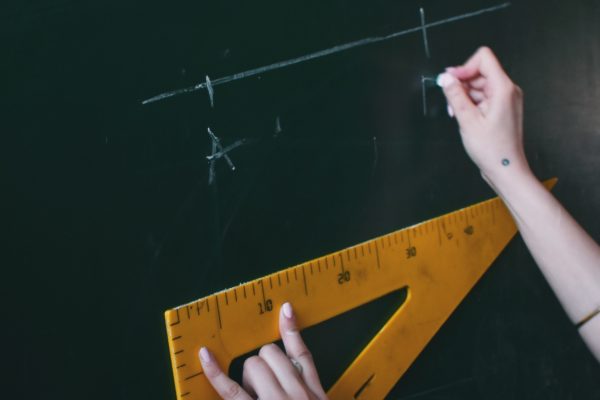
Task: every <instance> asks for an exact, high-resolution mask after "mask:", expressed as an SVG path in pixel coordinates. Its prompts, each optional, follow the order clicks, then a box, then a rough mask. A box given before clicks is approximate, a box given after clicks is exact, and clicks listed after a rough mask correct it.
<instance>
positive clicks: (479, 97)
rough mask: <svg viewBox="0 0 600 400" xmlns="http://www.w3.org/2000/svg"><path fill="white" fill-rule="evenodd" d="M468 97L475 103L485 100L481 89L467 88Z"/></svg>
mask: <svg viewBox="0 0 600 400" xmlns="http://www.w3.org/2000/svg"><path fill="white" fill-rule="evenodd" d="M469 97H470V98H471V100H473V102H474V103H475V104H478V103H481V102H482V101H484V100H485V94H484V93H483V91H481V90H476V89H471V90H469Z"/></svg>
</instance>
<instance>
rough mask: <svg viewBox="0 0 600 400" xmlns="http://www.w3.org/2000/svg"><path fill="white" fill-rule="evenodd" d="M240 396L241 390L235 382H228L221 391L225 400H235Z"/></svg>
mask: <svg viewBox="0 0 600 400" xmlns="http://www.w3.org/2000/svg"><path fill="white" fill-rule="evenodd" d="M241 395H242V388H241V387H240V385H238V384H237V383H235V382H230V383H228V384H227V386H226V387H225V388H224V389H223V397H224V398H225V399H227V400H230V399H231V400H235V399H237V398H240V397H241Z"/></svg>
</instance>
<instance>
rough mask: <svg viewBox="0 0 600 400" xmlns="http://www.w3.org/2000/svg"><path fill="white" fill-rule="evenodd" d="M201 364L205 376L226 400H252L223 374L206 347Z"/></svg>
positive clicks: (201, 351) (203, 348)
mask: <svg viewBox="0 0 600 400" xmlns="http://www.w3.org/2000/svg"><path fill="white" fill-rule="evenodd" d="M200 363H201V364H202V370H203V371H204V375H205V376H206V378H207V379H208V381H209V382H210V384H211V385H212V387H213V388H214V389H215V391H216V392H217V393H218V394H219V396H221V397H222V398H223V399H224V400H252V398H251V397H250V395H248V393H246V392H245V391H244V389H242V388H241V386H240V385H239V384H238V383H237V382H235V381H234V380H232V379H230V378H229V377H228V376H227V375H225V373H223V371H222V370H221V367H219V364H218V363H217V361H216V360H215V358H214V356H213V355H212V354H211V353H210V351H209V350H208V349H207V348H206V347H202V348H201V349H200Z"/></svg>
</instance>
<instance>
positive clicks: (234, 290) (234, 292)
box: [233, 288, 238, 303]
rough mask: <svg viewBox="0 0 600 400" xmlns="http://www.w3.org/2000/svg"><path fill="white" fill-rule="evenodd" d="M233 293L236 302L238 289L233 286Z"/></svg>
mask: <svg viewBox="0 0 600 400" xmlns="http://www.w3.org/2000/svg"><path fill="white" fill-rule="evenodd" d="M233 294H234V296H235V302H236V303H237V301H238V299H237V289H236V288H233Z"/></svg>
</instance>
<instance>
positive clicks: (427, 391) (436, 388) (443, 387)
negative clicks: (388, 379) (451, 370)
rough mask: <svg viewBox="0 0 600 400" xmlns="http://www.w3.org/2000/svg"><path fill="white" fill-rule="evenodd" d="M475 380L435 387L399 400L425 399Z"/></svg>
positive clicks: (465, 379)
mask: <svg viewBox="0 0 600 400" xmlns="http://www.w3.org/2000/svg"><path fill="white" fill-rule="evenodd" d="M474 380H475V377H470V378H463V379H459V380H457V381H454V382H450V383H447V384H445V385H441V386H437V387H434V388H431V389H427V390H424V391H422V392H418V393H413V394H411V395H408V396H405V397H400V398H399V399H398V400H407V399H416V398H419V397H423V396H426V395H429V394H432V393H434V392H439V391H441V390H445V389H448V388H451V387H453V386H457V385H462V384H465V383H468V382H472V381H474Z"/></svg>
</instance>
